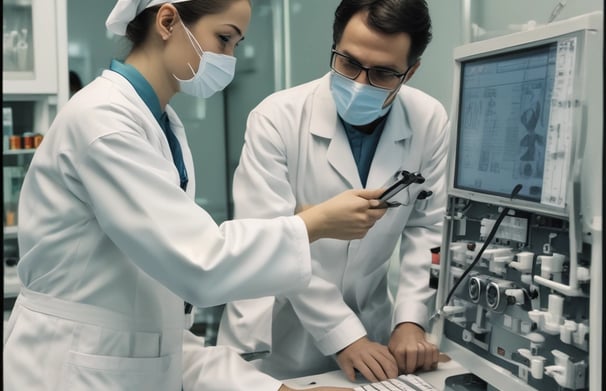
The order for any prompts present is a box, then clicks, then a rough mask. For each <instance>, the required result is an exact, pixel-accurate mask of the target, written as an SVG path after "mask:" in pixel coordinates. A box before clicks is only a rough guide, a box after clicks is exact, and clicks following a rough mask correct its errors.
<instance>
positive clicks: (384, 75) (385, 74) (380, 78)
mask: <svg viewBox="0 0 606 391" xmlns="http://www.w3.org/2000/svg"><path fill="white" fill-rule="evenodd" d="M330 68H331V69H332V70H334V71H335V72H337V73H338V74H339V75H342V76H345V77H346V78H348V79H351V80H354V79H356V78H357V77H358V76H360V73H362V71H365V72H366V76H367V77H368V82H369V83H370V84H371V85H372V86H375V87H378V88H383V89H385V90H393V89H395V88H396V87H398V86H399V85H400V83H402V80H404V78H405V77H406V74H407V73H408V71H409V70H410V67H408V69H407V70H406V71H404V72H403V73H399V72H396V71H394V70H393V69H388V68H379V67H370V68H368V67H365V66H363V65H362V64H360V63H359V62H358V61H356V60H355V59H354V58H352V57H350V56H348V55H346V54H343V53H340V52H338V51H336V50H335V49H332V54H331V57H330Z"/></svg>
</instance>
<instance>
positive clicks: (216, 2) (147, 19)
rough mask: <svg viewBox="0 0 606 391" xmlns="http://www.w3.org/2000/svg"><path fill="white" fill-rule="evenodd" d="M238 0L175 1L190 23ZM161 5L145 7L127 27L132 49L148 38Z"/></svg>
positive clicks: (183, 17) (221, 9) (183, 16)
mask: <svg viewBox="0 0 606 391" xmlns="http://www.w3.org/2000/svg"><path fill="white" fill-rule="evenodd" d="M235 1H236V0H204V1H197V0H191V1H184V2H179V3H173V5H174V6H175V8H176V9H177V11H179V15H180V16H181V19H182V20H183V23H184V24H186V25H190V24H192V23H195V22H196V21H198V19H200V18H201V17H203V16H205V15H212V14H218V13H221V12H223V11H225V10H226V9H227V8H228V7H229V6H230V5H231V4H232V3H234V2H235ZM160 7H161V5H157V6H154V7H149V8H146V9H144V10H143V11H142V12H141V13H140V14H139V15H137V17H136V18H135V19H133V20H132V21H131V22H130V23H129V24H128V26H127V27H126V38H128V40H129V41H130V42H131V43H132V49H136V48H138V47H139V46H141V44H143V42H144V41H145V39H146V38H147V34H148V33H149V30H150V27H151V26H152V24H153V23H154V20H155V17H156V14H157V13H158V10H159V9H160Z"/></svg>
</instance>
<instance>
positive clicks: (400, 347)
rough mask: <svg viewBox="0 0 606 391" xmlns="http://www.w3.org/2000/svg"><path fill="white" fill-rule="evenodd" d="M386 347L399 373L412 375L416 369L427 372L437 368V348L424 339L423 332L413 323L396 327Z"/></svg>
mask: <svg viewBox="0 0 606 391" xmlns="http://www.w3.org/2000/svg"><path fill="white" fill-rule="evenodd" d="M388 347H389V351H390V352H391V354H393V356H394V357H395V359H396V361H397V363H398V369H399V370H400V373H413V372H414V371H416V370H417V369H423V370H425V371H428V370H430V369H435V368H437V366H438V358H439V351H438V348H437V347H436V346H435V345H434V344H432V343H430V342H428V341H427V340H426V339H425V331H424V330H423V329H422V328H421V327H419V326H418V325H416V324H415V323H400V324H399V325H397V326H396V328H395V329H394V331H393V333H391V338H390V340H389V345H388Z"/></svg>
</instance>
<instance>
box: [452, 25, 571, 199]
mask: <svg viewBox="0 0 606 391" xmlns="http://www.w3.org/2000/svg"><path fill="white" fill-rule="evenodd" d="M575 40H576V38H575V37H569V38H566V39H563V40H559V41H551V42H546V43H543V44H541V45H538V46H532V47H526V48H523V49H509V50H506V51H503V52H501V53H498V54H490V55H483V56H480V57H479V58H474V59H470V60H466V61H463V62H462V63H461V75H460V86H459V93H460V96H459V107H458V110H459V113H458V126H457V130H456V132H457V138H456V161H455V172H454V186H455V187H456V188H459V189H463V190H469V191H472V192H476V193H484V194H490V195H496V196H503V197H509V196H510V195H511V193H512V191H513V189H514V188H515V187H516V185H518V184H520V185H522V189H521V191H520V192H519V193H518V195H517V198H518V199H524V200H528V201H531V202H535V203H540V204H544V205H549V206H552V207H557V208H564V207H565V203H566V183H567V176H568V170H569V159H570V154H571V127H572V124H571V123H569V122H570V121H569V118H568V117H569V113H570V105H571V104H573V103H572V102H573V99H572V85H573V80H572V79H573V78H574V62H575V58H576V57H575V50H576V41H575Z"/></svg>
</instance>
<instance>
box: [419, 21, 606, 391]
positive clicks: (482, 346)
mask: <svg viewBox="0 0 606 391" xmlns="http://www.w3.org/2000/svg"><path fill="white" fill-rule="evenodd" d="M603 45H604V37H603V13H602V12H601V11H600V12H593V13H589V14H585V15H580V16H577V17H574V18H571V19H567V20H563V21H560V22H554V23H551V24H547V25H543V26H539V27H537V28H536V29H534V30H530V31H524V32H518V33H513V34H510V35H506V36H501V37H496V38H492V39H488V40H485V41H478V42H473V43H470V44H466V45H463V46H460V47H458V48H456V49H455V51H454V63H453V64H454V78H453V80H454V89H453V100H452V111H451V124H452V131H451V137H450V149H449V155H448V166H449V168H448V178H447V191H448V194H447V202H446V214H445V218H444V226H443V236H442V244H441V246H440V264H439V277H438V279H439V281H438V290H437V293H436V308H437V309H438V310H437V312H436V314H435V317H434V321H433V323H432V332H431V334H432V337H433V338H434V339H435V340H436V341H438V344H439V346H440V351H442V352H444V353H445V354H447V355H449V356H450V357H452V358H453V359H454V360H456V361H457V362H459V363H460V364H461V365H462V366H463V367H465V368H466V369H467V370H469V371H470V372H472V373H473V374H474V375H476V376H478V377H480V378H481V379H482V380H484V381H485V382H486V383H488V384H490V385H491V387H493V388H488V389H489V390H492V389H498V390H513V389H515V390H517V391H537V390H538V391H547V390H549V391H550V390H556V389H562V390H564V389H565V390H582V391H588V390H590V391H592V390H601V389H604V388H603V385H602V350H601V347H602V338H603V314H602V294H603V290H602V265H603V247H602V237H603V228H602V220H603V212H602V202H603V199H602V194H603V190H602V186H603V163H604V160H603V156H604V154H603V141H604V124H603V115H604V105H603V66H604V57H603V53H604V52H603ZM514 189H516V190H519V192H518V193H517V194H515V196H513V197H512V193H513V192H514Z"/></svg>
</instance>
